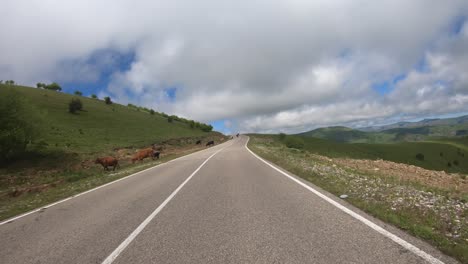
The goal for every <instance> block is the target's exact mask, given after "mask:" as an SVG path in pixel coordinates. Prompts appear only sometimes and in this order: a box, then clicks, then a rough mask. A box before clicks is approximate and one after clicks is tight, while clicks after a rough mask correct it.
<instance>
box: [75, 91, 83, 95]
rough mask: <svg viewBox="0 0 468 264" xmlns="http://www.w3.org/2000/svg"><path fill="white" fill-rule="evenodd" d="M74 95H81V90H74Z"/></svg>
mask: <svg viewBox="0 0 468 264" xmlns="http://www.w3.org/2000/svg"><path fill="white" fill-rule="evenodd" d="M75 95H78V96H82V95H83V93H82V92H80V91H75Z"/></svg>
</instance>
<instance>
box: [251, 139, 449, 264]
mask: <svg viewBox="0 0 468 264" xmlns="http://www.w3.org/2000/svg"><path fill="white" fill-rule="evenodd" d="M249 140H250V137H249V138H248V139H247V142H246V143H245V148H246V149H247V150H248V151H249V152H250V153H251V154H252V155H253V156H254V157H256V158H257V159H259V160H261V161H263V162H264V163H265V164H267V165H268V166H270V167H271V168H273V169H274V170H276V171H278V172H279V173H281V174H283V175H284V176H286V177H288V178H289V179H290V180H292V181H294V182H296V183H297V184H299V185H301V186H302V187H304V188H306V189H307V190H309V191H311V192H312V193H314V194H315V195H317V196H318V197H320V198H322V199H323V200H325V201H327V202H329V203H330V204H332V205H334V206H335V207H337V208H338V209H340V210H341V211H343V212H345V213H347V214H348V215H350V216H352V217H353V218H355V219H357V220H359V221H361V222H362V223H364V224H365V225H367V226H369V227H370V228H372V229H374V230H375V231H377V232H379V233H380V234H382V235H384V236H386V237H387V238H390V239H391V240H393V241H394V242H395V243H397V244H399V245H400V246H402V247H404V248H406V249H407V250H409V251H411V252H413V253H414V254H416V255H418V256H419V257H421V258H423V259H424V260H426V261H427V262H429V263H432V264H444V262H442V261H440V260H439V259H437V258H435V257H433V256H431V255H429V254H428V253H426V252H424V251H422V250H421V249H420V248H418V247H416V246H414V245H413V244H411V243H409V242H407V241H406V240H403V239H402V238H400V237H399V236H397V235H395V234H393V233H390V232H389V231H387V230H385V229H384V228H382V227H380V226H378V225H377V224H375V223H374V222H372V221H370V220H368V219H366V218H364V217H363V216H361V215H359V214H358V213H356V212H354V211H352V210H350V209H348V208H346V207H345V206H343V205H341V204H340V203H338V202H336V201H335V200H333V199H331V198H330V197H328V196H326V195H324V194H322V193H321V192H319V191H317V190H315V189H314V188H312V187H310V186H309V185H307V184H305V183H303V182H301V181H300V180H298V179H296V178H294V177H293V176H291V175H289V174H287V173H286V172H284V171H282V170H280V169H278V168H276V167H275V166H273V165H271V164H270V163H269V162H267V161H265V160H264V159H263V158H261V157H259V156H258V155H257V154H255V153H254V152H253V151H251V150H250V149H249V148H248V147H247V143H248V142H249Z"/></svg>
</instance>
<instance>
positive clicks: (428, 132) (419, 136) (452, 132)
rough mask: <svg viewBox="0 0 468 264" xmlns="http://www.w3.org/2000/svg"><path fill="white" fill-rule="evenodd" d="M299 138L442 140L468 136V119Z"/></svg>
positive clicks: (321, 131)
mask: <svg viewBox="0 0 468 264" xmlns="http://www.w3.org/2000/svg"><path fill="white" fill-rule="evenodd" d="M297 135H298V136H303V137H315V138H322V139H328V140H333V141H337V142H347V143H391V142H399V141H422V140H429V139H431V138H441V137H462V136H468V115H466V116H460V117H455V118H438V119H424V120H421V121H418V122H399V123H395V124H391V125H385V126H377V127H366V128H361V129H352V128H348V127H343V126H334V127H325V128H318V129H314V130H311V131H308V132H304V133H300V134H297Z"/></svg>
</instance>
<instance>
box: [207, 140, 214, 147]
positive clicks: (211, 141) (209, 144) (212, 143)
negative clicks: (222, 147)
mask: <svg viewBox="0 0 468 264" xmlns="http://www.w3.org/2000/svg"><path fill="white" fill-rule="evenodd" d="M206 146H207V147H209V146H214V141H213V140H210V141H208V143H206Z"/></svg>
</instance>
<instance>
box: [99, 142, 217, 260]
mask: <svg viewBox="0 0 468 264" xmlns="http://www.w3.org/2000/svg"><path fill="white" fill-rule="evenodd" d="M225 148H226V147H224V148H222V149H220V150H218V151H216V152H215V153H213V154H212V155H211V156H209V157H208V158H207V159H206V160H205V161H204V162H203V163H202V164H201V165H200V166H199V167H198V168H197V169H196V170H195V171H194V172H192V174H190V176H189V177H188V178H187V179H186V180H185V181H184V182H183V183H182V184H181V185H179V187H177V189H175V191H173V192H172V193H171V195H169V197H167V198H166V200H164V202H163V203H162V204H160V205H159V206H158V208H156V210H154V211H153V212H152V213H151V214H150V215H149V216H148V217H147V218H146V219H145V220H144V221H143V222H142V223H141V224H140V225H139V226H138V227H137V228H136V229H135V230H134V231H133V232H132V233H131V234H130V235H129V236H128V237H127V238H126V239H125V240H124V241H123V242H122V243H121V244H120V245H119V246H118V247H117V248H116V249H115V250H114V251H113V252H112V253H111V254H110V255H109V256H108V257H107V258H106V259H105V260H104V261H103V262H102V264H110V263H112V262H114V260H115V259H116V258H117V257H118V256H119V255H120V254H121V253H122V252H123V251H124V250H125V248H126V247H128V245H129V244H130V243H132V241H133V240H134V239H135V238H136V237H137V236H138V234H140V233H141V231H143V229H144V228H145V227H146V226H147V225H148V224H149V223H150V222H151V220H153V218H154V217H156V215H157V214H158V213H159V212H161V210H162V209H163V208H164V207H165V206H166V205H167V204H168V203H169V202H170V201H171V200H172V198H174V196H175V195H176V194H177V193H178V192H179V191H180V190H181V189H182V187H184V185H185V184H186V183H187V182H188V181H190V179H191V178H192V177H193V176H194V175H195V174H196V173H197V172H198V171H199V170H200V169H201V168H202V167H203V165H205V164H206V163H207V162H208V161H209V160H210V159H211V158H212V157H213V156H214V155H216V154H218V152H220V151H222V150H223V149H225Z"/></svg>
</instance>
